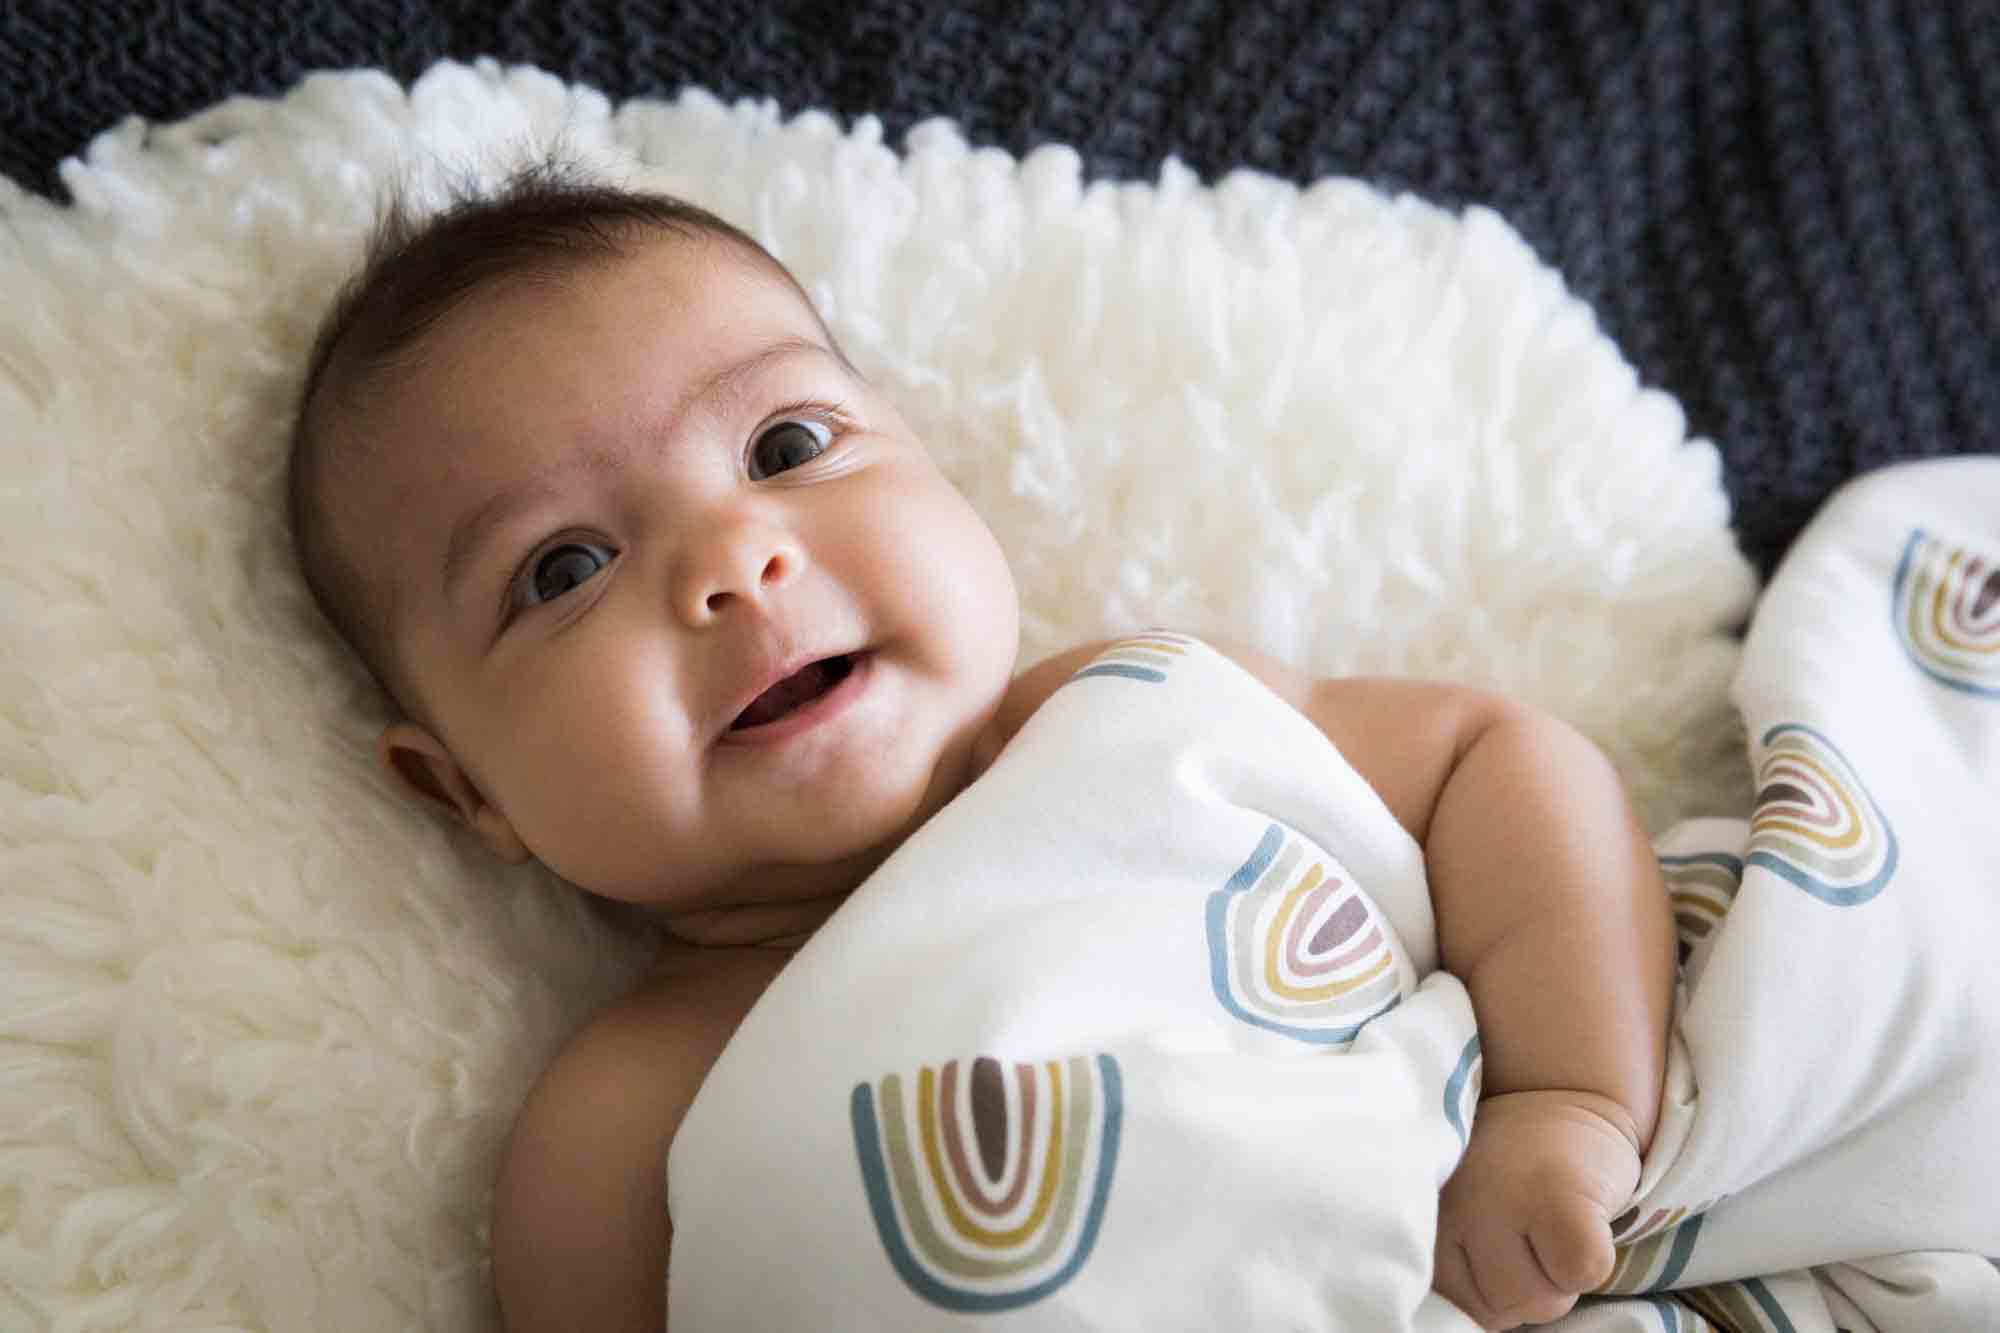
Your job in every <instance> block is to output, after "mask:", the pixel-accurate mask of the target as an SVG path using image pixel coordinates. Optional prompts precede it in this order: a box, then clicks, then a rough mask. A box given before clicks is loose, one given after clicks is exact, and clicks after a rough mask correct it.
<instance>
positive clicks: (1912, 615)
mask: <svg viewBox="0 0 2000 1333" xmlns="http://www.w3.org/2000/svg"><path fill="white" fill-rule="evenodd" d="M1892 605H1893V608H1894V609H1893V613H1892V614H1893V617H1894V620H1895V625H1896V637H1897V638H1898V639H1899V640H1901V642H1902V645H1903V651H1904V652H1906V653H1908V654H1909V655H1910V660H1911V661H1912V662H1914V663H1916V665H1917V669H1918V670H1920V671H1922V672H1923V673H1924V674H1925V675H1927V676H1929V677H1930V678H1931V679H1932V680H1935V681H1937V682H1938V683H1939V684H1941V685H1948V686H1950V687H1951V688H1952V689H1955V690H1964V691H1965V692H1967V693H1968V694H1980V695H1985V696H1986V697H1988V698H2000V563H1996V562H1995V561H1994V560H1991V559H1988V558H1986V557H1983V556H1981V555H1978V554H1976V553H1975V552H1973V551H1971V550H1969V549H1967V548H1965V547H1963V546H1954V545H1952V544H1951V543H1950V542H1946V541H1943V540H1941V539H1940V538H1937V537H1933V536H1931V535H1930V534H1928V533H1926V532H1925V531H1924V530H1923V529H1921V528H1918V529H1915V530H1913V531H1912V532H1911V533H1910V540H1909V542H1908V544H1906V545H1905V546H1904V547H1903V558H1902V560H1901V562H1900V563H1898V565H1897V566H1896V579H1895V584H1894V596H1893V602H1892Z"/></svg>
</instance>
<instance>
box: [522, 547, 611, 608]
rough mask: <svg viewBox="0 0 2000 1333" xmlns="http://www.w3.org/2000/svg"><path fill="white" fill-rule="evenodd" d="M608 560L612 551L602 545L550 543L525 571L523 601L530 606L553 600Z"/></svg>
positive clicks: (581, 581) (587, 577)
mask: <svg viewBox="0 0 2000 1333" xmlns="http://www.w3.org/2000/svg"><path fill="white" fill-rule="evenodd" d="M610 563H611V552H609V551H607V550H605V549H604V548H603V547H602V546H594V545H591V544H590V543H588V542H564V543H563V544H562V545H560V546H552V547H550V548H549V549H548V550H547V551H546V552H544V553H543V554H542V555H541V556H540V557H539V558H537V559H536V561H535V567H534V568H533V569H531V570H530V571H528V586H527V588H526V589H525V590H524V592H525V596H524V598H523V600H525V601H526V602H527V603H528V604H529V605H531V606H532V605H534V604H535V603H537V602H553V601H554V600H555V599H556V598H558V597H560V596H562V595H563V594H564V593H566V592H568V591H569V590H570V589H571V588H574V587H576V586H577V585H578V584H579V583H583V582H585V581H586V580H588V579H589V578H590V577H591V576H592V575H594V574H596V573H597V571H598V570H600V569H602V568H604V567H605V566H606V565H608V564H610Z"/></svg>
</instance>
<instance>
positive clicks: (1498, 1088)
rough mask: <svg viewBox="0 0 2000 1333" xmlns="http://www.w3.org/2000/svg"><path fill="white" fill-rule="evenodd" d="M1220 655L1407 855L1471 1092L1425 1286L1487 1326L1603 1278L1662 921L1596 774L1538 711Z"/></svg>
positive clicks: (1658, 889)
mask: <svg viewBox="0 0 2000 1333" xmlns="http://www.w3.org/2000/svg"><path fill="white" fill-rule="evenodd" d="M1230 651H1231V655H1232V656H1234V657H1235V658H1236V660H1238V661H1239V662H1241V663H1242V664H1243V665H1244V666H1245V667H1247V668H1248V669H1250V670H1251V671H1252V672H1254V673H1256V674H1257V675H1258V676H1259V677H1260V678H1262V679H1263V680H1264V681H1265V682H1266V683H1267V684H1269V685H1270V686H1271V687H1272V688H1273V689H1274V690H1276V691H1277V693H1279V694H1280V695H1282V696H1284V697H1286V698H1288V699H1289V700H1291V702H1292V703H1293V705H1294V706H1295V707H1297V708H1299V709H1300V710H1301V711H1302V712H1304V713H1305V714H1306V715H1307V716H1308V717H1310V718H1311V719H1312V720H1313V721H1314V722H1315V723H1317V724H1318V725H1319V727H1320V728H1321V730H1323V731H1325V732H1326V734H1327V735H1328V737H1329V738H1330V739H1331V740H1332V741H1333V742H1334V744H1335V745H1336V746H1337V747H1338V748H1339V749H1340V751H1341V753H1342V755H1343V756H1345V758H1346V759H1347V761H1348V762H1349V763H1350V764H1352V765H1353V766H1354V767H1355V769H1356V771H1358V772H1359V773H1360V774H1361V775H1362V776H1363V777H1364V778H1366V779H1367V780H1368V781H1369V783H1370V785H1372V786H1373V787H1374V788H1375V789H1376V791H1377V792H1378V793H1379V794H1380V795H1381V796H1382V798H1383V800H1384V802H1385V803H1386V804H1387V805H1388V806H1389V809H1390V810H1391V812H1393V813H1394V814H1395V816H1396V817H1397V819H1398V820H1399V821H1400V822H1401V823H1402V824H1403V826H1404V827H1405V828H1407V829H1408V830H1409V831H1410V833H1411V834H1412V835H1413V836H1415V838H1416V839H1417V841H1418V842H1419V843H1420V844H1422V846H1423V848H1424V861H1425V867H1426V870H1427V873H1428V875H1429V879H1430V887H1431V896H1432V900H1433V904H1434V907H1435V910H1436V913H1437V923H1438V941H1439V946H1440V951H1441V953H1442V956H1443V960H1444V965H1445V967H1446V968H1447V969H1448V970H1449V971H1451V972H1452V973H1453V974H1454V975H1456V976H1457V977H1458V978H1459V979H1460V980H1461V981H1463V982H1464V983H1465V986H1466V989H1467V990H1468V991H1469V992H1470V993H1471V996H1472V1003H1473V1008H1474V1011H1475V1013H1476V1014H1477V1016H1478V1019H1479V1026H1480V1043H1481V1048H1482V1051H1483V1054H1484V1057H1485V1070H1484V1075H1483V1078H1484V1090H1483V1092H1484V1095H1483V1098H1482V1101H1481V1105H1480V1108H1479V1112H1478V1115H1477V1117H1476V1118H1475V1119H1474V1122H1473V1132H1472V1139H1471V1143H1470V1145H1469V1146H1468V1149H1467V1152H1466V1157H1465V1160H1464V1161H1463V1162H1461V1163H1460V1165H1459V1169H1458V1171H1457V1172H1456V1174H1454V1175H1453V1177H1452V1179H1451V1181H1450V1182H1449V1183H1448V1184H1447V1185H1446V1187H1445V1190H1444V1194H1443V1196H1442V1197H1441V1199H1440V1201H1439V1227H1438V1230H1439V1236H1438V1247H1437V1271H1436V1276H1435V1281H1436V1284H1437V1287H1438V1290H1440V1291H1441V1292H1443V1293H1444V1294H1445V1295H1446V1296H1448V1297H1450V1298H1451V1299H1452V1301H1454V1302H1455V1303H1456V1304H1458V1305H1459V1306H1461V1307H1462V1308H1464V1309H1465V1310H1466V1311H1467V1312H1468V1313H1470V1314H1472V1315H1473V1316H1474V1317H1475V1318H1477V1319H1478V1320H1479V1321H1480V1322H1481V1323H1482V1324H1484V1325H1486V1326H1488V1327H1510V1326H1512V1325H1513V1324H1516V1323H1520V1322H1524V1321H1529V1320H1533V1321H1541V1320H1547V1319H1553V1318H1555V1317H1557V1316H1558V1315H1560V1314H1561V1313H1563V1312H1564V1311H1566V1310H1567V1309H1568V1308H1569V1307H1570V1306H1571V1305H1572V1304H1573V1303H1574V1301H1575V1297H1576V1295H1577V1294H1578V1293H1580V1292H1583V1291H1587V1290H1589V1289H1590V1288H1592V1287H1594V1286H1596V1285H1597V1284H1598V1283H1599V1282H1601V1281H1603V1279H1604V1278H1606V1277H1608V1276H1609V1275H1610V1270H1611V1264H1612V1261H1613V1254H1612V1247H1611V1232H1610V1219H1611V1218H1612V1217H1613V1216H1615V1215H1616V1214H1617V1212H1618V1211H1619V1210H1621V1209H1622V1208H1623V1207H1624V1205H1625V1203H1626V1201H1627V1198H1628V1197H1629V1195H1630V1193H1631V1191H1632V1189H1633V1187H1634V1186H1635V1185H1636V1184H1637V1182H1638V1175H1639V1159H1640V1156H1641V1154H1642V1153H1643V1152H1644V1151H1645V1147H1646V1145H1647V1144H1648V1143H1649V1142H1650V1140H1651V1138H1652V1133H1653V1125H1654V1120H1655V1118H1656V1116H1657V1113H1658V1108H1659V1099H1660V1088H1661V1082H1662V1080H1663V1078H1664V1070H1665V1064H1666V1038H1667V1024H1668V1020H1669V1015H1670V1010H1671V1005H1672V994H1673V970H1674V948H1673V938H1674V937H1673V922H1672V918H1671V915H1670V909H1669V906H1668V899H1667V893H1666V889H1665V886H1664V885H1663V883H1662V881H1661V877H1660V871H1659V863H1658V861H1657V860H1656V859H1655V857H1654V854H1653V849H1652V846H1651V844H1650V842H1649V841H1648V839H1647V837H1646V834H1645V831H1644V830H1643V829H1642V828H1641V827H1640V825H1639V823H1638V820H1637V819H1636V818H1635V817H1634V815H1633V813H1632V810H1631V807H1630V805H1629V803H1628V802H1627V800H1626V798H1625V794H1624V789H1623V786H1622V784H1621V783H1620V782H1619V780H1618V776H1617V773H1616V771H1615V770H1614V769H1613V768H1612V766H1611V763H1610V761H1609V760H1607V759H1606V758H1605V757H1604V756H1603V754H1602V753H1600V752H1599V751H1598V750H1597V748H1596V747H1595V746H1593V745H1592V744H1591V743H1590V742H1589V741H1588V740H1586V739H1585V738H1584V737H1582V736H1581V735H1579V734H1578V733H1577V732H1575V731H1574V730H1572V729H1571V728H1569V727H1568V726H1566V725H1564V724H1563V723H1561V722H1559V721H1557V720H1556V719H1555V718H1553V717H1550V716H1549V715H1547V714H1545V713H1542V712H1539V711H1537V710H1535V709H1532V708H1529V707H1527V706H1525V705H1522V704H1518V703H1514V702H1512V701H1509V700H1506V699H1503V698H1501V697H1499V696H1497V695H1493V694H1490V693H1486V692H1483V691H1477V690H1469V689H1464V688H1460V687H1455V686H1450V685H1440V684H1427V683H1423V682H1418V681H1398V680H1375V679H1340V680H1317V681H1315V680H1310V679H1308V678H1306V677H1304V676H1302V675H1300V674H1299V673H1297V672H1294V671H1292V670H1290V669H1289V668H1287V667H1285V666H1283V665H1282V664H1280V663H1277V662H1274V661H1272V660H1271V659H1269V658H1266V657H1264V656H1262V655H1261V654H1258V653H1254V652H1248V651H1243V650H1237V649H1231V650H1230Z"/></svg>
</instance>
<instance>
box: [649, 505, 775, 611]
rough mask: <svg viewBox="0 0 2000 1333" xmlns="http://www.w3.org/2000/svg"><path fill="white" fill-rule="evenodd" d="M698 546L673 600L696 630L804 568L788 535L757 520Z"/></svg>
mask: <svg viewBox="0 0 2000 1333" xmlns="http://www.w3.org/2000/svg"><path fill="white" fill-rule="evenodd" d="M702 546H703V547H705V548H706V549H698V550H696V551H694V552H691V553H690V555H689V556H688V558H687V559H686V560H685V561H684V562H683V571H684V576H683V579H682V581H681V587H680V588H679V590H678V592H677V595H676V597H675V601H676V602H677V603H678V604H679V609H680V613H681V617H682V618H683V619H684V620H685V621H686V622H687V623H688V624H690V625H695V626H701V625H707V624H710V623H712V622H713V621H715V620H716V619H717V618H718V617H720V616H722V615H724V614H726V613H727V612H728V611H729V609H730V607H731V605H732V604H734V603H739V602H741V603H748V604H755V603H758V602H761V601H763V600H764V598H765V597H767V596H769V595H770V593H771V592H772V591H773V590H775V589H777V588H780V587H782V586H784V585H785V584H786V583H789V582H790V581H791V580H792V579H793V578H795V577H796V576H797V575H798V572H799V571H800V570H801V569H803V568H804V566H805V559H804V556H803V554H802V553H801V552H800V549H799V546H798V543H797V542H796V541H794V540H793V539H792V538H791V537H790V535H789V534H787V533H785V532H783V531H782V530H781V529H779V528H777V527H775V526H773V525H771V524H768V523H763V522H759V521H756V520H743V521H739V522H736V523H734V524H731V525H729V526H727V527H726V528H720V527H719V528H718V529H717V530H714V531H713V532H712V534H711V535H710V536H709V537H708V539H707V540H706V541H704V542H702Z"/></svg>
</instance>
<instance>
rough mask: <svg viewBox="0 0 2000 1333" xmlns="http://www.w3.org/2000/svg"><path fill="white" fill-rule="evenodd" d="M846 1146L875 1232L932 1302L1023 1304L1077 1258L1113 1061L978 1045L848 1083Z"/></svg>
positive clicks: (1112, 1091) (1059, 1279) (1110, 1094)
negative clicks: (1012, 1053) (909, 1075)
mask: <svg viewBox="0 0 2000 1333" xmlns="http://www.w3.org/2000/svg"><path fill="white" fill-rule="evenodd" d="M848 1107H849V1113H850V1118H851V1120H852V1124H853V1129H854V1148H855V1153H856V1156H857V1158H858V1159H859V1163H860V1167H861V1180H862V1186H863V1188H864V1189H865V1190H866V1191H867V1195H868V1209H869V1212H870V1214H871V1215H872V1216H873V1217H874V1220H875V1230H876V1234H877V1235H878V1236H879V1237H880V1238H881V1241H882V1248H883V1249H884V1250H885V1251H886V1252H887V1253H888V1257H889V1263H890V1265H891V1266H892V1267H893V1268H894V1269H895V1270H896V1273H897V1275H898V1276H899V1277H901V1278H902V1279H903V1281H904V1283H905V1284H906V1285H908V1286H909V1288H910V1289H911V1290H912V1291H914V1292H915V1293H916V1294H917V1295H919V1296H921V1297H922V1298H923V1299H925V1300H927V1301H929V1302H931V1303H932V1304H933V1305H937V1306H941V1307H943V1308H944V1309H947V1310H953V1311H957V1312H960V1313H991V1312H995V1311H1002V1310H1012V1309H1016V1308H1018V1307H1020V1306H1023V1305H1028V1304H1032V1303H1033V1302H1035V1301H1038V1300H1040V1299H1042V1298H1043V1297H1044V1296H1047V1295H1048V1294H1049V1293H1050V1292H1052V1291H1054V1290H1056V1289H1057V1288H1058V1287H1060V1286H1062V1285H1063V1284H1064V1283H1066V1282H1068V1281H1069V1280H1070V1279H1071V1278H1073V1277H1075V1276H1076V1274H1077V1272H1078V1270H1080V1269H1081V1268H1082V1267H1083V1265H1084V1263H1085V1262H1086V1261H1087V1260H1088V1259H1089V1258H1090V1251H1091V1248H1092V1246H1094V1245H1095V1244H1096V1242H1097V1233H1098V1228H1099V1226H1100V1225H1101V1224H1102V1223H1103V1220H1104V1210H1105V1206H1106V1204H1107V1203H1108V1201H1109V1198H1110V1193H1111V1178H1112V1175H1113V1173H1114V1172H1115V1171H1116V1169H1117V1165H1118V1140H1119V1132H1120V1127H1121V1125H1122V1122H1123V1118H1124V1087H1123V1082H1122V1079H1121V1077H1120V1074H1119V1070H1118V1062H1117V1060H1115V1059H1114V1058H1112V1057H1111V1056H1109V1055H1098V1056H1096V1057H1095V1058H1094V1059H1093V1058H1088V1057H1084V1056H1075V1057H1071V1058H1069V1059H1066V1060H1044V1061H1037V1062H1032V1063H1029V1062H1022V1063H1016V1064H1013V1065H1012V1066H1006V1065H1003V1064H1002V1063H1001V1062H1000V1061H999V1060H996V1059H994V1058H992V1057H990V1056H980V1057H977V1058H975V1059H973V1060H970V1061H963V1062H962V1061H959V1060H948V1061H946V1062H945V1064H944V1066H943V1067H942V1068H941V1069H937V1068H933V1067H932V1066H930V1065H924V1066H922V1067H921V1068H920V1069H919V1070H918V1071H917V1074H916V1077H915V1078H913V1079H906V1078H904V1077H903V1076H902V1075H901V1074H894V1073H892V1074H888V1075H885V1076H884V1077H883V1078H882V1079H880V1080H879V1081H878V1082H876V1083H875V1084H874V1085H872V1086H871V1085H870V1084H867V1083H857V1084H856V1085H855V1086H854V1092H853V1094H852V1096H851V1097H850V1098H849V1103H848Z"/></svg>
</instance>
